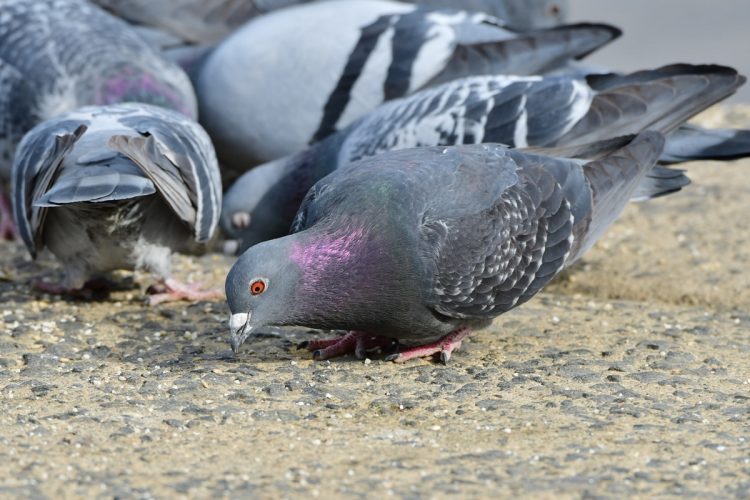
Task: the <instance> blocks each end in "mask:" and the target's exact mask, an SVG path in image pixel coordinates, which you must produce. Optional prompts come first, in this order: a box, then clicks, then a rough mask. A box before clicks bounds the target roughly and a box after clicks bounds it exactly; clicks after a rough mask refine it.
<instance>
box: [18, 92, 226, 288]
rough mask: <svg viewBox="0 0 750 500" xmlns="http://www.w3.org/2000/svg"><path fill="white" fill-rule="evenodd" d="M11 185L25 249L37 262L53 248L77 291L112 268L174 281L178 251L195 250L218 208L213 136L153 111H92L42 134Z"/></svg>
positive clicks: (29, 141)
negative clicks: (173, 259)
mask: <svg viewBox="0 0 750 500" xmlns="http://www.w3.org/2000/svg"><path fill="white" fill-rule="evenodd" d="M12 184H13V201H14V215H15V218H16V223H17V224H18V227H19V232H20V234H21V237H22V239H23V241H24V243H25V244H26V247H27V248H28V250H29V252H31V254H32V255H34V256H35V255H36V254H37V253H38V252H39V251H40V250H42V249H43V248H45V247H47V248H49V249H50V250H51V251H52V253H53V254H54V255H55V256H56V257H57V258H58V259H59V260H60V261H61V262H62V263H63V266H64V267H65V273H66V281H65V284H66V287H68V288H71V289H77V288H81V287H82V286H83V285H84V283H85V282H86V281H88V280H89V279H91V278H94V277H97V276H99V275H100V274H102V273H106V272H108V271H112V270H115V269H134V268H139V269H145V270H148V271H151V272H154V273H155V274H157V275H158V276H159V277H161V278H168V277H169V276H170V255H171V252H172V251H180V252H194V251H198V250H199V249H200V244H202V243H205V242H206V241H208V240H209V239H210V238H211V237H212V236H213V234H214V232H215V229H216V226H217V223H218V216H219V208H220V206H221V179H220V176H219V170H218V164H217V161H216V157H215V153H214V151H213V147H212V146H211V142H210V139H209V138H208V136H207V134H206V133H205V132H204V131H203V129H202V128H201V127H200V126H199V125H198V124H196V123H194V122H193V121H192V120H189V119H187V118H186V117H185V116H184V115H182V114H179V113H176V112H172V111H169V110H166V109H163V108H159V107H156V106H150V105H146V104H135V103H132V104H119V105H110V106H102V107H85V108H81V109H79V110H76V111H73V112H71V113H67V114H64V115H61V116H59V117H57V118H54V119H52V120H48V121H46V122H44V123H42V124H40V125H38V126H36V127H35V128H33V129H32V130H31V131H30V132H29V133H28V134H27V135H26V136H25V137H24V138H23V140H22V141H21V143H20V145H19V147H18V154H17V156H16V161H15V163H14V166H13V179H12Z"/></svg>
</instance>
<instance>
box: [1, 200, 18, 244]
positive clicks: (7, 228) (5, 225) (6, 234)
mask: <svg viewBox="0 0 750 500" xmlns="http://www.w3.org/2000/svg"><path fill="white" fill-rule="evenodd" d="M0 239H4V240H8V241H15V240H18V239H19V238H18V228H17V227H16V223H15V222H13V209H12V208H11V205H10V200H9V199H8V195H7V194H6V193H5V192H4V191H1V190H0Z"/></svg>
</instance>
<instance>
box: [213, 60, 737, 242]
mask: <svg viewBox="0 0 750 500" xmlns="http://www.w3.org/2000/svg"><path fill="white" fill-rule="evenodd" d="M743 82H744V78H743V77H741V76H739V75H738V74H737V72H736V71H735V70H734V69H731V68H726V67H722V66H691V65H674V66H666V67H663V68H659V69H656V70H651V71H642V72H638V73H633V74H630V75H622V76H611V75H596V76H590V77H589V78H588V79H579V78H572V77H567V76H556V77H538V76H537V77H523V78H521V77H507V76H490V77H471V78H464V79H460V80H455V81H453V82H450V83H447V84H444V85H441V86H437V87H433V88H430V89H426V90H423V91H421V92H418V93H416V94H414V95H412V96H409V97H406V98H403V99H399V100H395V101H392V102H390V103H386V104H383V105H382V106H380V107H379V108H378V109H377V110H375V111H373V112H371V113H369V114H368V115H366V116H365V117H363V118H361V119H360V120H358V121H356V122H355V123H353V124H352V125H350V126H349V127H348V128H346V129H345V130H343V131H341V132H339V133H337V134H335V135H332V136H330V137H328V138H327V139H325V140H323V141H322V142H320V143H318V144H316V145H314V146H312V147H311V148H310V149H308V150H307V151H304V152H302V153H299V154H297V155H294V156H291V157H288V158H283V159H280V160H276V161H274V162H271V163H268V164H266V165H262V166H260V167H257V168H255V169H253V170H251V171H249V172H247V173H246V174H244V175H243V176H242V177H240V178H239V179H238V180H237V181H236V182H235V183H234V184H233V185H232V186H231V187H230V189H229V190H228V191H227V192H226V193H225V196H224V205H223V208H222V222H221V224H222V228H223V229H224V232H225V234H226V235H227V236H228V237H229V238H232V239H235V240H237V242H238V243H239V246H238V248H237V250H239V251H244V250H245V249H247V248H248V247H250V246H251V245H254V244H256V243H258V242H260V241H265V240H268V239H272V238H278V237H280V236H283V235H284V234H287V232H288V230H289V226H290V224H291V221H292V219H293V217H294V214H295V213H296V211H297V208H298V207H299V204H300V203H301V201H302V198H303V197H304V195H305V193H306V192H307V190H308V189H309V188H310V187H311V186H312V185H313V184H314V183H315V182H317V181H318V180H319V179H321V178H322V177H324V176H325V175H327V174H328V173H330V172H332V171H333V170H335V169H336V168H340V167H341V166H343V165H347V164H349V163H351V162H353V161H356V160H358V159H361V158H365V157H369V156H374V155H377V154H380V153H382V152H384V151H388V150H393V149H404V148H410V147H418V146H439V145H453V144H474V143H482V142H497V143H503V144H507V145H510V146H514V147H524V146H562V145H575V144H582V143H586V142H593V141H598V140H602V139H606V138H611V137H616V136H619V135H622V134H632V133H638V132H640V131H642V130H644V129H649V128H650V129H654V130H657V131H660V132H662V133H667V132H669V131H670V130H672V129H674V128H675V127H676V126H678V125H680V124H681V123H683V122H684V121H685V120H687V119H688V118H690V117H691V116H693V115H695V114H696V113H698V112H700V111H702V110H703V109H705V108H707V107H708V106H710V105H712V104H713V103H715V102H716V101H718V100H721V99H723V98H725V97H727V96H728V95H730V94H732V93H733V92H734V91H735V90H736V88H737V87H738V86H740V85H741V84H742V83H743ZM686 130H687V129H686ZM689 130H694V129H692V128H691V129H689ZM685 134H686V132H683V131H682V130H681V129H680V133H679V134H678V135H677V136H676V137H675V138H674V139H672V137H671V136H670V138H669V139H668V141H667V144H668V148H670V152H671V151H672V149H671V148H672V147H675V148H676V147H679V148H680V153H681V154H682V161H684V160H686V159H689V158H700V157H705V156H706V154H716V153H719V154H722V153H721V152H722V151H724V153H723V154H724V156H728V155H729V154H730V152H732V151H733V152H734V153H739V152H740V151H741V150H742V147H743V146H744V154H745V155H747V154H750V141H748V140H747V139H745V141H744V143H743V141H741V140H739V139H740V138H739V137H737V136H736V135H735V136H731V135H730V137H734V139H735V140H734V143H735V144H734V146H735V147H733V148H731V149H723V148H721V147H716V146H717V145H716V140H715V139H714V138H713V137H712V135H709V134H704V137H707V138H708V139H709V140H708V141H704V142H697V141H696V140H695V138H694V136H695V135H696V134H691V135H690V137H688V138H683V136H684V135H685ZM714 135H715V134H714ZM710 139H714V140H713V141H712V140H710ZM724 142H725V144H724V145H725V146H729V144H726V143H728V142H731V141H729V140H726V141H724ZM674 153H675V154H676V153H678V152H677V151H674ZM667 159H675V158H674V155H672V156H670V158H667ZM229 250H231V248H230V249H229Z"/></svg>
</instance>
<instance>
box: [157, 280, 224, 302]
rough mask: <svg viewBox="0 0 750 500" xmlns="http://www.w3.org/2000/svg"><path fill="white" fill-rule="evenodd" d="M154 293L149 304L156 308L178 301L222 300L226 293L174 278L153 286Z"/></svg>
mask: <svg viewBox="0 0 750 500" xmlns="http://www.w3.org/2000/svg"><path fill="white" fill-rule="evenodd" d="M149 291H150V292H151V293H152V295H151V297H149V298H148V304H149V305H150V306H155V305H157V304H162V303H164V302H175V301H178V300H187V301H191V302H192V301H198V300H212V299H221V298H223V297H224V292H223V291H221V290H218V289H213V290H204V289H203V288H202V285H201V284H200V283H181V282H179V281H177V280H174V279H172V278H169V279H166V280H164V282H163V283H159V284H158V285H155V286H152V287H151V288H150V289H149Z"/></svg>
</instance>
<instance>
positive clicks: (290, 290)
mask: <svg viewBox="0 0 750 500" xmlns="http://www.w3.org/2000/svg"><path fill="white" fill-rule="evenodd" d="M372 229H373V226H372V225H369V224H368V223H366V222H362V223H358V222H352V221H346V222H344V221H341V220H338V221H337V223H336V224H331V225H328V224H322V225H320V226H315V227H314V228H311V229H308V230H305V231H301V232H298V233H295V234H291V235H289V236H285V237H283V238H279V239H276V240H270V241H264V242H262V243H258V244H257V245H255V246H253V247H251V248H250V249H248V250H247V251H246V252H245V253H243V254H242V255H241V256H240V258H239V259H238V260H237V262H236V263H235V264H234V266H233V267H232V269H231V271H230V272H229V275H228V276H227V280H226V294H227V302H228V303H229V309H230V311H231V317H230V320H229V329H230V344H231V345H232V349H233V350H235V351H236V350H237V348H238V347H239V346H240V345H241V344H242V343H243V342H244V341H245V340H246V339H247V338H248V336H249V335H250V334H251V333H253V332H256V331H258V329H260V328H262V327H265V326H271V325H273V326H305V327H309V328H320V329H330V330H332V329H363V330H366V329H368V328H369V329H371V328H372V327H373V325H378V324H381V323H382V315H381V314H380V311H383V310H392V309H394V308H400V307H403V304H404V303H408V302H407V301H405V300H404V298H405V297H406V296H407V295H408V294H412V295H413V293H414V289H413V286H412V284H411V283H413V282H414V279H413V274H411V273H410V272H409V270H408V269H409V267H408V266H407V264H406V263H405V261H404V259H403V258H401V256H400V255H399V254H398V252H397V251H396V250H395V249H389V247H388V246H387V245H388V243H387V242H386V241H384V240H383V231H382V230H380V231H377V230H376V231H373V230H372Z"/></svg>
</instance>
